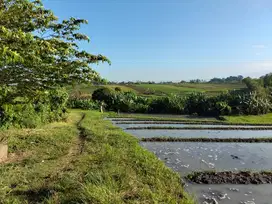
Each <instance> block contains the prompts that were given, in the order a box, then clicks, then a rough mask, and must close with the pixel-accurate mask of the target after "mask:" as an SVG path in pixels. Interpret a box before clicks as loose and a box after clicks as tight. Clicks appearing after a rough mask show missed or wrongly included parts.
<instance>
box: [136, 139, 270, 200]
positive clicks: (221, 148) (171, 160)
mask: <svg viewBox="0 0 272 204" xmlns="http://www.w3.org/2000/svg"><path fill="white" fill-rule="evenodd" d="M141 145H142V146H143V147H144V148H146V149H148V150H150V151H151V152H153V153H155V154H156V155H157V157H158V158H159V159H161V160H163V161H164V162H165V163H166V165H167V166H168V167H170V168H172V169H173V170H175V171H176V172H179V173H181V174H182V175H183V176H184V175H186V174H187V173H190V172H192V171H197V170H198V171H200V170H217V171H221V170H234V171H235V170H247V169H251V170H269V169H271V168H272V154H271V152H272V145H271V144H259V143H256V144H236V143H180V142H177V143H167V142H165V143H158V142H143V143H141ZM186 189H187V191H189V193H191V194H193V195H194V196H195V198H196V199H197V201H198V202H199V203H203V204H214V203H219V204H271V203H272V185H232V184H224V185H199V184H190V183H189V184H186Z"/></svg>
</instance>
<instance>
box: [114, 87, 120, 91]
mask: <svg viewBox="0 0 272 204" xmlns="http://www.w3.org/2000/svg"><path fill="white" fill-rule="evenodd" d="M114 90H115V91H122V89H121V88H120V87H115V89H114Z"/></svg>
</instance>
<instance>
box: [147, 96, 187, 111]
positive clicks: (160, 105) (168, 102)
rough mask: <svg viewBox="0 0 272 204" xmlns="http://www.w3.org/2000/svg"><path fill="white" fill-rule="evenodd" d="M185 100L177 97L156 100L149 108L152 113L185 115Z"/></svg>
mask: <svg viewBox="0 0 272 204" xmlns="http://www.w3.org/2000/svg"><path fill="white" fill-rule="evenodd" d="M184 102H185V100H184V98H183V97H180V96H176V95H171V96H164V97H157V98H154V99H153V100H152V102H151V104H150V106H149V110H148V111H149V112H150V113H171V114H182V113H184Z"/></svg>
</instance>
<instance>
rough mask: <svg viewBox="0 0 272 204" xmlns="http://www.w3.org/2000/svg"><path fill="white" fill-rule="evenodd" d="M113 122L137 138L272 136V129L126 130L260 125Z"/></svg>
mask: <svg viewBox="0 0 272 204" xmlns="http://www.w3.org/2000/svg"><path fill="white" fill-rule="evenodd" d="M113 124H114V125H116V126H118V127H120V128H122V129H123V130H124V131H125V132H127V133H130V134H132V135H134V136H136V137H138V138H152V137H183V138H198V137H206V138H257V137H260V138H262V137H272V130H175V129H168V130H167V129H165V130H163V129H159V130H156V129H142V130H127V129H126V128H130V127H150V126H152V127H169V126H171V127H188V126H191V127H236V128H237V127H261V126H231V125H185V124H116V122H115V121H113Z"/></svg>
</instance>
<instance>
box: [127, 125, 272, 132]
mask: <svg viewBox="0 0 272 204" xmlns="http://www.w3.org/2000/svg"><path fill="white" fill-rule="evenodd" d="M126 130H244V131H246V130H252V131H253V130H256V131H257V130H272V127H271V126H262V127H258V126H255V127H247V126H244V127H239V126H237V127H236V126H227V127H220V126H219V127H204V126H184V127H173V126H169V127H166V126H146V127H128V128H126Z"/></svg>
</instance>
